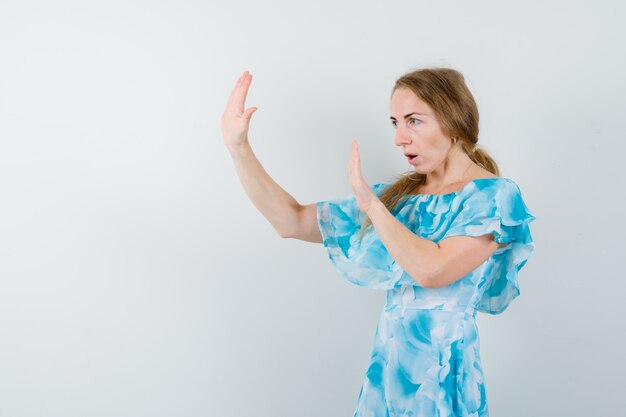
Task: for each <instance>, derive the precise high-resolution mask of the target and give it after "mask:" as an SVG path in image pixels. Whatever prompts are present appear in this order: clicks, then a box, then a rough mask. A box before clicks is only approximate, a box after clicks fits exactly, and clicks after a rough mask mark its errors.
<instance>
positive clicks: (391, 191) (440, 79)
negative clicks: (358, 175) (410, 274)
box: [359, 68, 500, 238]
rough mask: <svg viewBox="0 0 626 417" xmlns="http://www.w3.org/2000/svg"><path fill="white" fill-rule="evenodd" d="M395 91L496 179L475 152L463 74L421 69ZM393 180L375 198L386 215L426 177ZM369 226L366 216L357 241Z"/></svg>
mask: <svg viewBox="0 0 626 417" xmlns="http://www.w3.org/2000/svg"><path fill="white" fill-rule="evenodd" d="M398 88H407V89H409V90H411V91H412V92H413V93H414V94H415V95H416V96H417V97H418V98H419V99H420V100H422V101H423V102H425V103H426V104H428V106H430V108H431V109H432V110H433V112H434V113H435V117H436V118H437V121H438V122H439V124H440V125H441V128H442V130H443V132H444V133H445V134H446V135H447V136H449V137H451V138H457V143H458V144H460V146H461V149H463V151H464V152H465V153H466V154H467V156H469V157H470V159H471V160H472V161H474V162H475V163H476V164H478V165H479V166H481V167H483V168H484V169H486V170H487V171H489V172H491V173H493V174H495V175H498V176H499V175H500V171H499V169H498V165H497V164H496V161H495V160H494V159H493V158H492V157H491V156H489V154H488V153H487V152H486V151H485V150H483V149H481V148H478V145H477V143H478V107H477V106H476V102H475V101H474V97H473V96H472V93H471V92H470V90H469V88H467V85H466V84H465V79H464V77H463V74H461V73H460V72H459V71H457V70H454V69H452V68H423V69H419V70H416V71H411V72H408V73H406V74H404V75H402V76H401V77H400V78H398V79H397V80H396V83H395V85H394V86H393V89H392V90H391V96H393V93H394V92H395V91H396V90H397V89H398ZM394 178H395V181H394V182H393V183H392V184H390V185H389V186H388V187H387V188H386V189H385V190H384V191H383V192H382V193H381V195H380V196H379V197H378V198H379V199H380V201H381V202H382V203H383V204H385V206H386V207H387V209H388V210H389V211H390V212H393V210H394V209H395V208H396V206H397V205H398V203H400V202H401V201H402V200H404V199H406V198H408V194H412V192H413V191H415V190H416V189H417V188H418V187H420V186H421V185H422V184H423V183H424V181H425V179H426V175H425V174H420V173H417V172H411V173H409V174H401V175H397V176H395V177H394ZM371 224H372V221H371V219H370V218H369V217H367V216H366V218H365V220H364V222H363V224H362V225H361V231H360V233H359V238H362V237H363V233H364V232H365V229H366V228H367V227H368V226H370V225H371Z"/></svg>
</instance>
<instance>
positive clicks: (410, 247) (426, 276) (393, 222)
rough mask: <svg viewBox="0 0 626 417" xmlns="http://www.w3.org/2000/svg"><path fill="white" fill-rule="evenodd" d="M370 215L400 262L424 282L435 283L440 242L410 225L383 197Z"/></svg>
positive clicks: (388, 249) (413, 276) (373, 203)
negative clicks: (389, 206)
mask: <svg viewBox="0 0 626 417" xmlns="http://www.w3.org/2000/svg"><path fill="white" fill-rule="evenodd" d="M367 215H368V217H369V218H370V219H371V221H372V225H373V226H374V228H375V229H376V233H377V234H378V236H379V237H380V240H381V241H382V242H383V244H384V245H385V248H386V249H387V252H389V255H391V257H392V258H393V259H394V260H395V261H396V262H397V263H398V265H400V267H401V268H402V269H403V270H404V271H405V272H406V273H407V274H409V275H410V276H411V277H412V278H413V279H414V280H415V281H417V283H419V284H420V285H421V286H423V287H431V286H433V285H434V283H433V282H432V279H431V277H432V276H433V272H434V271H435V268H436V265H438V259H437V257H438V256H439V245H437V244H436V243H435V242H433V241H431V240H428V239H424V238H421V237H419V236H417V235H416V234H414V233H413V232H412V231H410V230H409V229H407V228H406V226H404V225H403V224H402V223H401V222H399V221H398V219H396V218H395V217H394V216H393V215H392V214H391V213H390V212H389V210H387V208H386V207H385V205H384V204H383V203H382V202H380V200H374V201H373V202H372V205H371V207H370V208H369V210H368V211H367Z"/></svg>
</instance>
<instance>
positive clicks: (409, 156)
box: [406, 155, 419, 164]
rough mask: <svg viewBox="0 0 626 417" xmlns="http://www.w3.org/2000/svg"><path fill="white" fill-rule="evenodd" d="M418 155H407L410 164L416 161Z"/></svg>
mask: <svg viewBox="0 0 626 417" xmlns="http://www.w3.org/2000/svg"><path fill="white" fill-rule="evenodd" d="M418 156H419V155H407V156H406V159H408V160H409V164H412V163H414V162H415V160H416V159H417V157H418Z"/></svg>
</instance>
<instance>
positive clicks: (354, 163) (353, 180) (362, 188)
mask: <svg viewBox="0 0 626 417" xmlns="http://www.w3.org/2000/svg"><path fill="white" fill-rule="evenodd" d="M348 174H349V177H350V185H351V186H352V190H354V196H355V197H356V202H357V204H358V206H359V209H361V210H362V211H364V212H366V213H367V211H368V210H369V208H370V207H371V205H372V203H373V202H374V200H378V197H377V196H376V194H375V193H374V192H373V191H372V189H371V188H370V186H369V185H368V184H367V183H366V182H365V178H363V175H362V174H361V158H360V156H359V147H358V145H357V143H356V140H353V141H352V154H351V156H350V163H349V164H348Z"/></svg>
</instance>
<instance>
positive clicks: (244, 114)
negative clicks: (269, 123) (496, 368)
mask: <svg viewBox="0 0 626 417" xmlns="http://www.w3.org/2000/svg"><path fill="white" fill-rule="evenodd" d="M251 81H252V75H251V74H250V73H249V72H248V71H245V72H244V73H243V75H242V76H241V77H239V80H237V84H236V85H235V88H234V89H233V91H232V93H230V97H229V98H228V102H227V103H226V108H225V109H224V113H223V114H222V121H221V124H222V136H223V138H224V144H225V145H226V147H227V148H228V150H229V151H233V150H236V149H237V147H239V146H242V145H245V144H247V142H248V128H249V126H250V118H251V117H252V113H254V112H255V111H257V108H256V107H250V108H248V109H246V110H245V111H244V105H245V102H246V95H247V94H248V87H250V82H251Z"/></svg>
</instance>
